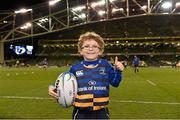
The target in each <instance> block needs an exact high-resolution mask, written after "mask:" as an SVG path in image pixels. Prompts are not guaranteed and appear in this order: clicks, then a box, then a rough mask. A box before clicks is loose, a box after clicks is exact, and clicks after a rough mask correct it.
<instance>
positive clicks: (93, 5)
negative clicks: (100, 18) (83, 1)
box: [91, 0, 106, 8]
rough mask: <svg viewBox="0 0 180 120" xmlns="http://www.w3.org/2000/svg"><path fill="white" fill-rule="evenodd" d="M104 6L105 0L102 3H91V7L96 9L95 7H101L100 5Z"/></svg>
mask: <svg viewBox="0 0 180 120" xmlns="http://www.w3.org/2000/svg"><path fill="white" fill-rule="evenodd" d="M105 4H106V2H105V0H102V1H100V2H94V3H91V7H93V8H94V7H97V6H101V5H105Z"/></svg>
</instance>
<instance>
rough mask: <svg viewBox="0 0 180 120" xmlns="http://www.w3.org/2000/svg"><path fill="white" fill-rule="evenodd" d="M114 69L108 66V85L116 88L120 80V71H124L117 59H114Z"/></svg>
mask: <svg viewBox="0 0 180 120" xmlns="http://www.w3.org/2000/svg"><path fill="white" fill-rule="evenodd" d="M114 67H115V68H114ZM114 67H112V65H110V84H111V85H112V86H114V87H118V86H119V83H120V81H121V79H122V70H123V69H124V66H123V64H122V63H121V62H120V61H118V57H115V62H114Z"/></svg>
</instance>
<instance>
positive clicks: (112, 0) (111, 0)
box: [109, 0, 117, 2]
mask: <svg viewBox="0 0 180 120" xmlns="http://www.w3.org/2000/svg"><path fill="white" fill-rule="evenodd" d="M115 1H117V0H109V2H115Z"/></svg>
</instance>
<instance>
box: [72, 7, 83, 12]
mask: <svg viewBox="0 0 180 120" xmlns="http://www.w3.org/2000/svg"><path fill="white" fill-rule="evenodd" d="M85 8H86V6H84V5H82V6H77V7H74V8H72V10H73V11H75V12H77V11H82V10H83V9H85Z"/></svg>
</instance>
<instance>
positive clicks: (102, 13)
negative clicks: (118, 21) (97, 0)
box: [98, 10, 106, 16]
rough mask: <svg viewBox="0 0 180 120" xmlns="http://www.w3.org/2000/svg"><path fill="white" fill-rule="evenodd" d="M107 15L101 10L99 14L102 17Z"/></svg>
mask: <svg viewBox="0 0 180 120" xmlns="http://www.w3.org/2000/svg"><path fill="white" fill-rule="evenodd" d="M105 13H106V11H102V10H100V11H99V12H98V14H99V15H100V16H102V15H104V14H105Z"/></svg>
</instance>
